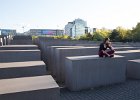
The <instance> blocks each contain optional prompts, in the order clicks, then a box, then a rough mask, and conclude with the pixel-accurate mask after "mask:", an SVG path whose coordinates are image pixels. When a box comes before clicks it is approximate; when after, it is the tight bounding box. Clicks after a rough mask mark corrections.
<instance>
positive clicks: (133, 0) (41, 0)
mask: <svg viewBox="0 0 140 100" xmlns="http://www.w3.org/2000/svg"><path fill="white" fill-rule="evenodd" d="M139 4H140V0H0V13H1V14H0V28H6V29H7V28H10V29H17V31H18V32H23V29H22V26H24V27H25V31H26V30H28V29H31V28H49V29H56V28H60V29H63V28H64V26H65V25H66V24H67V22H69V21H73V20H74V19H76V18H81V19H83V20H85V21H87V24H88V26H89V27H96V28H102V27H105V28H108V29H113V28H116V27H117V26H123V27H125V28H132V27H134V26H135V25H136V24H137V23H138V22H140V11H139V10H140V6H139Z"/></svg>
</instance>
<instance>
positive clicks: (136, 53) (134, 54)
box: [115, 49, 140, 60]
mask: <svg viewBox="0 0 140 100" xmlns="http://www.w3.org/2000/svg"><path fill="white" fill-rule="evenodd" d="M115 54H117V55H121V56H124V57H125V58H126V60H133V59H140V49H136V50H126V51H116V52H115Z"/></svg>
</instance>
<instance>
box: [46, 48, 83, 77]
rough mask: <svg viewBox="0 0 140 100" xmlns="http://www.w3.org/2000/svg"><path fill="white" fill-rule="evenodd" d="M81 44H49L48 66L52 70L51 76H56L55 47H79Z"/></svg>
mask: <svg viewBox="0 0 140 100" xmlns="http://www.w3.org/2000/svg"><path fill="white" fill-rule="evenodd" d="M80 47H81V46H51V50H50V62H49V66H50V69H51V70H50V71H51V72H52V75H53V76H56V73H57V72H56V71H57V70H56V53H55V52H56V51H55V50H56V49H57V48H80ZM48 59H49V58H48Z"/></svg>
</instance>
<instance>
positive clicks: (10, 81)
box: [0, 46, 60, 100]
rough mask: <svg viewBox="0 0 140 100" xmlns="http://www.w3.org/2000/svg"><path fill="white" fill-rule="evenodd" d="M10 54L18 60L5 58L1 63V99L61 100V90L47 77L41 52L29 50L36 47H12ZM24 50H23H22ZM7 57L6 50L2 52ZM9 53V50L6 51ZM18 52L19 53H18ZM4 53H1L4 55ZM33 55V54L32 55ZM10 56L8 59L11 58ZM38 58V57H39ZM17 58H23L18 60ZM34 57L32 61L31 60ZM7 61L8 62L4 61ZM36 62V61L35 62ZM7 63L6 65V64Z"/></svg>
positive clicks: (50, 77) (49, 76)
mask: <svg viewBox="0 0 140 100" xmlns="http://www.w3.org/2000/svg"><path fill="white" fill-rule="evenodd" d="M10 47H11V48H12V47H15V48H17V49H19V50H13V51H12V49H11V48H9V47H6V49H8V50H9V49H10V50H9V51H10V53H9V52H8V54H10V55H11V54H13V53H14V54H13V55H15V56H12V57H13V59H16V60H12V59H11V60H10V59H9V60H8V62H7V59H5V58H3V60H1V61H0V62H2V63H0V85H1V86H2V87H1V89H0V99H1V100H45V99H46V100H59V99H60V90H59V86H58V85H57V84H56V82H55V81H54V79H53V78H52V76H51V75H47V72H46V66H45V63H44V62H43V61H39V60H40V54H39V53H40V52H38V51H39V50H38V51H34V50H27V51H26V49H29V48H32V47H35V46H31V47H30V46H24V47H25V48H24V47H23V46H10ZM20 47H21V48H23V49H24V50H21V48H20ZM2 51H3V53H4V54H5V55H6V54H7V52H5V50H0V52H2ZM6 51H7V50H6ZM16 52H18V53H16ZM32 52H36V53H32ZM3 53H0V55H2V54H3ZM30 53H31V54H30ZM10 55H8V56H6V57H10ZM37 56H38V57H37ZM17 57H23V58H22V59H18V58H17ZM31 57H32V59H31ZM35 58H37V59H35ZM4 60H6V61H4ZM34 60H35V61H34ZM4 62H6V63H4Z"/></svg>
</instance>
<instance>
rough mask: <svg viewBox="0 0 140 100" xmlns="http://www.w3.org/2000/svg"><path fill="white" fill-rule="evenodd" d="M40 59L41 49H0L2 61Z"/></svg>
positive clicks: (0, 59) (0, 60)
mask: <svg viewBox="0 0 140 100" xmlns="http://www.w3.org/2000/svg"><path fill="white" fill-rule="evenodd" d="M38 60H40V50H0V62H23V61H38Z"/></svg>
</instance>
